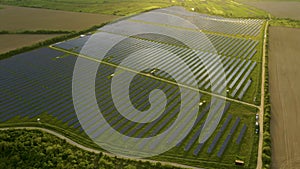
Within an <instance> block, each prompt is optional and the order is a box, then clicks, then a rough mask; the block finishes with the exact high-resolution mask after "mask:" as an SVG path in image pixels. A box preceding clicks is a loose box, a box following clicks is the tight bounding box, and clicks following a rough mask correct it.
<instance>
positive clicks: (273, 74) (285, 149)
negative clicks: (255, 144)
mask: <svg viewBox="0 0 300 169" xmlns="http://www.w3.org/2000/svg"><path fill="white" fill-rule="evenodd" d="M269 35H270V40H269V43H270V48H269V72H270V92H271V108H272V119H271V137H272V168H274V169H284V168H291V169H292V168H299V167H300V133H299V131H298V128H299V121H300V117H299V113H300V107H299V102H300V87H299V86H300V80H299V76H300V74H299V64H300V57H299V53H300V50H299V45H298V44H299V43H300V38H299V37H300V30H299V29H293V28H284V27H270V34H269Z"/></svg>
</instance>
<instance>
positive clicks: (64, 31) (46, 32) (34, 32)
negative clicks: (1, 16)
mask: <svg viewBox="0 0 300 169" xmlns="http://www.w3.org/2000/svg"><path fill="white" fill-rule="evenodd" d="M69 33H75V31H67V30H23V31H8V30H2V31H0V34H1V35H3V34H69Z"/></svg>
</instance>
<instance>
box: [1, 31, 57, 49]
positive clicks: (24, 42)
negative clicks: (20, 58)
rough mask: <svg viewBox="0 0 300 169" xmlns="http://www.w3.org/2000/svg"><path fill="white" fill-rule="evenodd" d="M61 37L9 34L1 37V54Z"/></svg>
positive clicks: (53, 35)
mask: <svg viewBox="0 0 300 169" xmlns="http://www.w3.org/2000/svg"><path fill="white" fill-rule="evenodd" d="M55 36H61V34H60V35H56V34H51V35H27V34H26V35H25V34H23V35H22V34H16V35H15V34H9V35H0V53H5V52H8V51H10V50H13V49H17V48H21V47H24V46H29V45H32V44H34V43H37V42H40V41H43V40H46V39H50V38H53V37H55Z"/></svg>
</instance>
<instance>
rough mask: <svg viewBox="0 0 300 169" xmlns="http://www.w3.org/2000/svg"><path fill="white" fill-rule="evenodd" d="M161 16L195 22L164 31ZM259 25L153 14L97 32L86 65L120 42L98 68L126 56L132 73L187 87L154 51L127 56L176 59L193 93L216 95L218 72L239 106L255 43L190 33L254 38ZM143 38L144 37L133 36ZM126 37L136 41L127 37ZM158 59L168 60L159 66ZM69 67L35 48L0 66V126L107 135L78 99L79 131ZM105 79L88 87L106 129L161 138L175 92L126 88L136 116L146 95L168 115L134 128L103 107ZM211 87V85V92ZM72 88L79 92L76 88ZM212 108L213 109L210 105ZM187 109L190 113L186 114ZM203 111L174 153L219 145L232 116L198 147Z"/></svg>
mask: <svg viewBox="0 0 300 169" xmlns="http://www.w3.org/2000/svg"><path fill="white" fill-rule="evenodd" d="M162 14H173V15H175V16H177V17H180V18H181V19H179V20H178V21H182V20H187V21H190V20H191V19H192V18H198V19H193V20H192V23H193V24H194V25H196V28H195V27H189V26H190V25H189V24H178V23H176V22H173V23H172V22H171V23H170V22H169V21H168V20H167V19H168V18H159V19H158V18H156V17H158V16H161V15H162ZM204 23H206V24H204ZM178 25H179V26H178ZM224 25H225V26H224ZM261 25H262V21H261V20H254V19H249V20H245V19H227V18H222V17H212V16H207V15H202V14H195V13H190V12H186V11H184V10H182V9H181V8H176V7H170V8H167V9H158V10H155V11H153V12H149V13H144V14H141V15H137V16H134V17H132V18H129V19H128V20H123V21H119V22H116V23H113V24H110V25H107V26H104V27H102V28H101V29H99V32H97V35H98V36H99V37H100V41H99V46H93V47H94V49H93V51H95V53H93V54H92V55H91V56H90V57H96V56H98V54H99V53H97V52H101V51H102V49H104V47H103V46H106V45H107V46H109V45H110V44H114V43H117V41H118V40H119V39H122V40H124V41H123V43H119V44H118V45H116V46H115V47H114V48H112V49H111V50H109V51H108V53H107V55H106V56H109V57H106V58H105V59H104V61H105V62H109V63H111V64H115V65H118V64H120V63H121V62H122V61H123V60H124V58H126V57H127V56H128V55H132V56H133V57H135V58H137V59H136V62H132V63H128V65H127V66H128V67H129V68H130V67H138V68H140V69H143V67H142V66H140V65H139V64H140V63H142V62H144V63H151V64H156V65H159V66H162V67H168V68H170V69H172V70H173V71H174V72H176V73H177V75H178V77H179V78H178V82H179V83H181V84H185V85H188V86H191V85H192V79H188V76H187V72H185V71H184V70H183V69H182V65H180V64H179V63H178V62H175V59H174V58H173V57H168V55H167V54H165V55H163V54H159V53H158V52H157V51H153V53H148V54H145V55H144V56H143V57H141V56H139V53H135V54H133V52H135V51H139V50H141V49H147V48H159V49H165V50H168V51H170V52H171V53H174V54H176V55H178V56H179V57H180V58H181V59H182V60H183V61H184V62H185V63H186V64H187V65H188V66H189V68H190V70H191V71H192V72H193V73H194V75H195V78H196V81H197V83H198V87H199V88H200V89H203V90H215V91H217V92H219V93H221V91H222V90H224V89H226V88H227V86H224V84H223V81H222V80H221V79H222V71H221V70H222V69H223V70H224V71H225V76H226V81H227V83H228V85H229V86H228V88H229V89H232V90H233V91H232V93H231V97H236V95H237V94H238V95H237V98H238V99H242V98H243V96H244V95H245V94H246V91H247V90H248V89H249V88H250V86H251V82H252V80H251V73H252V71H253V70H254V69H255V66H256V62H255V61H252V60H251V59H252V58H253V57H254V55H255V54H256V53H257V50H256V49H255V48H256V47H257V45H258V42H257V41H255V40H252V39H249V38H236V37H232V36H221V35H218V34H210V33H207V34H199V32H197V31H195V30H194V29H197V30H198V31H199V29H200V30H210V31H214V32H219V33H225V34H231V35H233V34H240V35H246V36H257V34H259V32H260V31H261ZM143 31H144V32H148V33H146V34H143V33H141V32H143ZM134 33H137V34H135V35H132V34H134ZM168 34H171V35H172V36H171V37H173V38H170V37H169V36H165V35H168ZM90 37H91V36H90V35H88V36H84V37H78V38H74V39H70V40H67V41H64V42H60V43H57V44H54V45H53V46H54V47H57V48H61V49H65V50H68V51H73V52H75V53H76V52H77V53H79V52H80V50H81V49H82V47H83V45H84V44H85V43H86V42H87V40H88V39H89V38H90ZM199 38H208V39H209V41H210V42H211V43H212V45H213V48H212V47H211V44H210V43H207V42H205V41H200V42H199ZM182 41H184V42H186V43H188V44H190V46H187V45H186V44H185V43H183V42H182ZM150 56H151V57H150ZM161 57H165V58H168V59H166V60H164V61H163V62H162V61H161V59H160V58H161ZM75 62H76V57H75V56H68V55H67V54H66V53H63V52H59V51H57V50H53V49H50V48H41V49H38V50H35V51H31V52H28V53H24V54H20V55H17V56H15V57H12V58H10V59H6V60H1V61H0V71H1V72H0V81H1V83H0V86H1V90H0V96H1V97H0V122H5V121H8V120H10V119H12V118H16V117H20V118H24V117H28V118H31V119H32V118H35V117H38V116H39V115H41V114H42V113H48V114H49V115H51V116H53V117H55V119H57V120H59V121H61V122H64V123H66V124H67V125H68V126H70V127H72V128H74V129H78V130H79V131H83V129H82V128H81V124H85V126H86V132H87V133H89V134H91V135H92V136H93V137H94V138H96V137H98V136H99V135H101V134H102V133H103V132H105V131H106V130H107V128H105V127H104V124H101V123H98V120H99V119H97V118H95V117H93V116H92V113H90V112H94V111H96V110H95V108H93V107H90V106H89V104H88V103H87V99H86V98H85V97H82V98H81V99H80V101H81V102H80V105H81V106H82V107H83V110H84V111H85V112H86V115H85V116H84V117H82V118H81V124H80V123H79V121H78V118H77V115H76V113H75V110H74V107H73V102H72V77H73V69H74V64H75ZM219 62H221V63H222V66H221V67H220V66H219V65H218V63H219ZM139 66H140V67H139ZM144 71H145V72H146V73H150V72H151V71H152V70H150V69H146V70H144ZM208 72H209V73H208ZM84 73H86V74H88V73H91V72H88V71H87V72H84ZM112 73H114V69H113V68H112V67H111V66H108V65H106V66H103V67H102V69H100V70H99V72H98V74H97V80H96V83H95V84H96V92H102V93H101V95H100V94H99V95H97V99H98V100H97V101H98V104H100V105H102V106H101V111H102V112H103V116H104V117H105V119H106V121H108V122H109V123H110V125H111V126H113V127H114V129H116V130H118V131H119V132H121V133H124V134H126V135H128V136H131V137H149V136H154V135H157V134H159V133H160V132H162V131H164V130H166V129H167V128H168V126H169V125H170V124H169V123H170V122H172V121H173V120H174V119H175V118H176V116H177V114H178V111H179V109H180V100H179V98H180V93H179V92H178V88H177V87H176V86H174V85H171V84H168V83H164V82H162V81H161V80H158V79H154V78H151V76H149V77H145V76H142V75H141V76H137V77H136V78H135V79H134V83H133V86H132V87H131V88H130V93H131V94H132V97H131V100H132V102H133V104H134V106H135V107H136V108H137V109H139V110H147V109H148V108H149V106H150V103H149V98H148V97H147V96H148V95H149V92H150V91H152V90H154V89H161V90H163V91H164V93H165V94H166V97H167V98H168V100H170V101H169V102H168V104H167V107H166V110H165V112H168V113H166V114H163V116H160V117H159V118H157V119H156V120H155V121H154V122H152V123H150V124H144V123H140V124H136V123H132V122H130V121H128V120H126V119H124V118H122V117H121V116H119V115H118V113H117V110H116V108H115V107H114V105H113V103H112V102H110V101H109V100H107V99H105V98H107V97H109V92H108V89H109V87H108V86H110V83H109V82H110V81H109V79H108V78H107V77H109V76H110V75H111V74H112ZM152 75H153V76H155V77H159V78H163V79H166V80H169V81H174V79H173V78H172V76H171V75H169V74H168V73H167V72H164V71H161V70H157V71H155V72H154V73H152ZM211 83H214V84H217V85H215V86H214V88H213V89H212V87H211ZM80 85H81V86H82V87H87V86H86V84H85V83H84V81H82V83H81V84H80ZM240 89H241V90H240ZM117 95H119V96H120V97H124V93H122V92H121V91H117ZM183 97H185V96H183ZM161 99H162V98H160V97H157V98H155V100H158V101H161ZM191 102H192V100H191ZM212 102H213V103H212V104H214V101H212ZM124 105H125V104H124ZM229 106H230V103H226V105H225V108H224V110H223V114H225V113H226V112H227V111H228V110H229ZM220 107H221V105H218V106H217V107H215V109H213V110H212V111H217V110H218V109H220ZM188 108H190V109H191V107H188ZM120 109H121V110H122V111H123V112H125V114H126V115H127V116H128V117H131V118H135V119H136V120H146V121H148V120H149V119H152V118H153V115H151V114H149V115H147V116H139V117H134V114H132V112H131V111H130V109H129V108H128V107H127V106H122V107H120ZM209 110H210V103H206V105H205V107H204V108H200V112H199V115H198V117H197V119H196V122H195V124H194V126H193V130H192V131H193V133H191V134H189V135H188V137H186V138H185V139H184V140H182V142H180V143H178V145H177V147H181V148H183V151H185V152H190V151H191V152H192V153H193V154H194V155H195V156H197V155H198V154H199V153H200V151H201V150H202V149H203V147H204V146H209V147H208V151H207V153H212V152H213V150H214V148H215V147H216V145H217V144H219V143H218V142H220V141H219V140H220V139H221V138H222V137H223V135H224V133H225V132H226V128H227V127H228V126H230V125H231V123H230V121H231V119H232V118H233V115H232V114H229V115H228V116H227V118H226V119H225V121H224V123H223V124H222V126H220V130H218V132H217V135H216V136H215V137H214V138H212V139H213V140H212V143H211V144H210V145H207V142H206V143H201V144H199V143H198V138H199V135H200V133H201V130H202V127H203V124H204V120H205V117H206V115H207V114H208V111H209ZM234 117H235V116H234ZM190 119H191V117H185V119H184V120H185V121H186V122H189V121H190ZM239 122H240V119H239V118H237V120H236V121H235V123H234V125H233V126H232V128H231V131H230V133H229V135H228V136H227V137H226V140H225V142H224V143H223V144H222V147H221V149H220V150H218V156H219V157H221V156H222V154H223V153H224V151H225V149H226V147H227V145H228V144H229V141H230V140H231V137H232V135H233V133H234V132H235V130H236V128H237V126H238V124H239ZM246 129H247V127H246V125H244V127H243V128H242V130H241V132H240V134H239V137H238V139H237V144H240V142H241V140H242V138H243V136H244V134H245V132H246ZM181 131H182V128H179V129H178V130H177V131H176V132H174V133H171V134H170V135H169V136H168V137H167V138H165V139H166V140H169V141H170V140H172V139H174V137H176V135H178V134H179V132H181ZM224 137H225V136H224ZM157 144H158V142H156V143H147V142H143V143H142V144H141V146H156V145H157Z"/></svg>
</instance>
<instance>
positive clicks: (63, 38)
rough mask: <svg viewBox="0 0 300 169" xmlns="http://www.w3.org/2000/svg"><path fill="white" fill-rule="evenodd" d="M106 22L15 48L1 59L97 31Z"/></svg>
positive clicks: (0, 57)
mask: <svg viewBox="0 0 300 169" xmlns="http://www.w3.org/2000/svg"><path fill="white" fill-rule="evenodd" d="M106 24H107V23H103V24H101V25H96V26H93V27H91V28H89V29H86V30H82V31H78V32H72V33H69V34H67V35H62V36H58V37H54V38H52V39H48V40H45V41H43V42H39V43H36V44H34V45H31V46H26V47H22V48H19V49H15V50H12V51H9V52H6V53H3V54H0V60H2V59H5V58H9V57H12V56H14V55H17V54H20V53H24V52H27V51H30V50H33V49H37V48H40V47H43V46H48V45H51V44H53V43H57V42H61V41H64V40H67V39H70V38H74V37H76V36H79V35H81V34H85V33H88V32H92V31H95V30H97V29H98V28H100V27H102V26H104V25H106Z"/></svg>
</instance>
